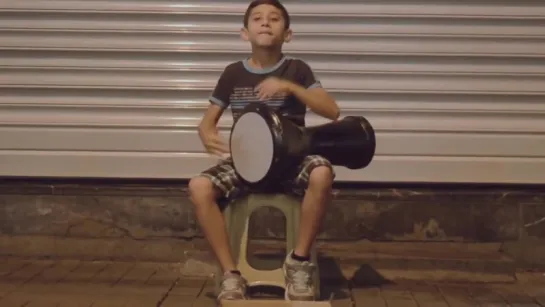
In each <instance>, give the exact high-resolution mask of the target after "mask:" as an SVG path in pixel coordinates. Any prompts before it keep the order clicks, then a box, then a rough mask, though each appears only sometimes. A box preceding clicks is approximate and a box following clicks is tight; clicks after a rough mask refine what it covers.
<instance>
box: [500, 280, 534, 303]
mask: <svg viewBox="0 0 545 307" xmlns="http://www.w3.org/2000/svg"><path fill="white" fill-rule="evenodd" d="M493 288H494V289H495V290H496V292H497V293H498V294H499V295H500V296H501V297H502V298H503V299H504V300H506V301H507V303H508V304H509V305H510V306H524V307H540V306H539V304H538V303H537V301H536V299H535V298H533V297H531V296H530V295H528V294H526V293H525V292H524V291H523V289H522V287H521V286H516V285H494V286H493Z"/></svg>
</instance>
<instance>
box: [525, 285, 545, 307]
mask: <svg viewBox="0 0 545 307" xmlns="http://www.w3.org/2000/svg"><path fill="white" fill-rule="evenodd" d="M519 289H520V291H521V292H523V293H525V294H527V295H529V296H530V297H532V298H534V300H535V302H536V303H538V304H540V305H541V306H544V307H545V287H543V285H538V286H533V287H529V286H528V285H521V286H520V287H519Z"/></svg>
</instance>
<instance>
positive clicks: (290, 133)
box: [229, 102, 376, 187]
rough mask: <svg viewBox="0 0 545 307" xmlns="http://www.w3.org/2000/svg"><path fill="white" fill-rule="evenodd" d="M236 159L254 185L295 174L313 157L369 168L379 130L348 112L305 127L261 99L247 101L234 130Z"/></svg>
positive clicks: (240, 172)
mask: <svg viewBox="0 0 545 307" xmlns="http://www.w3.org/2000/svg"><path fill="white" fill-rule="evenodd" d="M229 147H230V151H231V159H232V161H233V167H234V169H235V172H236V173H237V176H238V177H239V178H240V179H241V180H242V181H243V182H244V183H246V184H247V185H248V186H250V187H267V186H273V185H276V184H278V183H279V182H280V181H282V180H284V179H287V177H288V176H293V175H294V171H296V170H297V166H298V165H299V164H300V163H301V162H302V161H303V159H304V158H305V157H306V156H308V155H321V156H322V157H324V158H326V159H328V160H329V161H330V162H331V164H332V165H336V166H344V167H346V168H349V169H362V168H365V167H367V166H368V165H369V164H370V163H371V161H372V160H373V157H374V155H375V147H376V142H375V132H374V130H373V127H372V126H371V124H370V123H369V121H368V120H367V119H365V118H364V117H362V116H347V117H344V118H343V119H341V120H337V121H333V122H330V123H326V124H323V125H318V126H311V127H301V126H299V125H297V124H295V123H294V122H292V121H291V120H290V119H289V118H287V117H285V116H282V115H280V114H278V113H276V112H274V111H273V110H272V109H271V108H270V107H268V106H267V105H266V104H264V103H261V102H254V103H250V104H248V105H247V106H246V107H245V108H244V109H243V110H242V112H241V115H240V116H239V117H238V118H237V120H236V121H235V123H234V124H233V127H232V128H231V136H230V140H229Z"/></svg>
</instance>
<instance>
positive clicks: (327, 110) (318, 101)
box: [286, 61, 340, 120]
mask: <svg viewBox="0 0 545 307" xmlns="http://www.w3.org/2000/svg"><path fill="white" fill-rule="evenodd" d="M298 71H299V79H300V84H297V83H295V82H289V81H288V82H287V84H286V87H287V90H288V92H289V93H291V94H292V95H294V96H295V97H297V99H299V101H301V102H302V103H304V104H305V105H306V106H307V107H308V108H309V109H311V110H312V111H313V112H314V113H316V114H318V115H320V116H323V117H325V118H327V119H330V120H336V119H337V118H339V115H340V110H339V106H338V105H337V102H336V101H335V99H334V98H333V97H332V96H331V95H330V94H329V93H328V92H327V91H326V90H325V89H324V88H323V87H322V85H321V83H320V81H319V80H317V79H316V77H315V76H314V72H313V71H312V69H311V68H310V66H308V65H307V64H306V63H305V62H303V61H300V62H299V67H298Z"/></svg>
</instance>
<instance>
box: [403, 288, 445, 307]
mask: <svg viewBox="0 0 545 307" xmlns="http://www.w3.org/2000/svg"><path fill="white" fill-rule="evenodd" d="M408 290H410V291H411V293H412V295H413V298H414V300H415V301H416V303H417V304H418V307H449V304H448V303H447V301H446V300H445V298H444V297H443V294H441V292H439V289H438V288H437V286H435V285H427V284H416V285H409V286H408Z"/></svg>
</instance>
